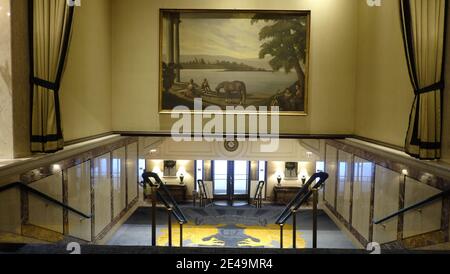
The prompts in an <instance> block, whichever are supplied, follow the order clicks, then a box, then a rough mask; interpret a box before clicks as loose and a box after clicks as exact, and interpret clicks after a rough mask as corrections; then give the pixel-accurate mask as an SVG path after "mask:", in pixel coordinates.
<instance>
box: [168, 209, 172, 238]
mask: <svg viewBox="0 0 450 274" xmlns="http://www.w3.org/2000/svg"><path fill="white" fill-rule="evenodd" d="M167 215H168V216H167V217H168V225H167V226H168V231H169V232H168V233H169V247H172V208H171V207H169V208H168V209H167Z"/></svg>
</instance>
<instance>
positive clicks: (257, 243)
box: [157, 224, 306, 248]
mask: <svg viewBox="0 0 450 274" xmlns="http://www.w3.org/2000/svg"><path fill="white" fill-rule="evenodd" d="M225 227H226V225H191V224H186V225H184V226H183V242H184V243H186V244H184V245H185V246H191V247H197V246H209V247H236V246H237V247H266V248H278V247H279V246H280V227H279V226H278V225H275V224H271V225H267V226H265V227H262V226H246V225H240V224H237V225H235V228H233V229H229V228H225ZM160 233H161V236H160V237H158V239H157V245H158V246H167V245H168V243H169V235H168V229H167V228H165V229H161V230H160ZM231 234H232V235H231ZM228 238H233V239H232V242H235V243H234V244H233V246H227V244H226V243H227V239H228ZM179 239H180V228H179V225H178V224H174V225H173V226H172V244H173V246H179ZM283 247H284V248H292V225H285V227H284V233H283ZM305 247H306V240H305V239H304V238H303V237H302V233H300V232H297V248H305Z"/></svg>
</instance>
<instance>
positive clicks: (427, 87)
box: [414, 81, 445, 95]
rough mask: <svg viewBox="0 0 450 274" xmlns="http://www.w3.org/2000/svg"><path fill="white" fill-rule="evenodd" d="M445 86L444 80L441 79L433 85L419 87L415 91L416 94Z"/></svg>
mask: <svg viewBox="0 0 450 274" xmlns="http://www.w3.org/2000/svg"><path fill="white" fill-rule="evenodd" d="M444 87H445V83H444V81H440V82H437V83H434V84H432V85H429V86H426V87H424V88H421V89H418V90H416V91H415V92H414V93H415V94H416V95H420V94H424V93H428V92H432V91H435V90H443V89H444Z"/></svg>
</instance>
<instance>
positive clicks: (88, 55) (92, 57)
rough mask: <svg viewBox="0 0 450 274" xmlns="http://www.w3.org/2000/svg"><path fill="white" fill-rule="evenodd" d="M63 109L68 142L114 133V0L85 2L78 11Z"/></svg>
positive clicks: (65, 74)
mask: <svg viewBox="0 0 450 274" xmlns="http://www.w3.org/2000/svg"><path fill="white" fill-rule="evenodd" d="M123 2H126V1H123ZM133 107H134V106H133V105H130V106H128V108H130V109H132V108H133ZM61 109H62V121H63V130H64V138H65V140H66V141H69V140H73V139H78V138H82V137H87V136H92V135H96V134H100V133H105V132H109V131H111V128H112V125H111V1H110V0H95V1H83V2H82V5H81V7H76V8H75V16H74V25H73V34H72V44H71V46H70V49H69V55H68V59H67V64H66V69H65V72H64V76H63V79H62V84H61Z"/></svg>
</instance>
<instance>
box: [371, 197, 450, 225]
mask: <svg viewBox="0 0 450 274" xmlns="http://www.w3.org/2000/svg"><path fill="white" fill-rule="evenodd" d="M449 194H450V190H447V191H444V192H441V193H438V194H436V195H433V196H431V197H429V198H427V199H425V200H423V201H420V202H418V203H415V204H413V205H411V206H408V207H405V208H403V209H401V210H399V211H397V212H395V213H392V214H390V215H388V216H386V217H384V218H382V219H379V220H374V221H373V223H374V224H376V225H379V224H381V223H384V222H386V221H388V220H390V219H392V218H395V217H397V216H399V215H401V214H404V213H406V212H408V211H411V210H414V209H418V208H421V207H423V206H425V205H427V204H429V203H432V202H434V201H436V200H438V199H440V198H442V197H445V196H447V195H449Z"/></svg>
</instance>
